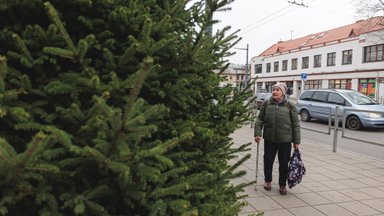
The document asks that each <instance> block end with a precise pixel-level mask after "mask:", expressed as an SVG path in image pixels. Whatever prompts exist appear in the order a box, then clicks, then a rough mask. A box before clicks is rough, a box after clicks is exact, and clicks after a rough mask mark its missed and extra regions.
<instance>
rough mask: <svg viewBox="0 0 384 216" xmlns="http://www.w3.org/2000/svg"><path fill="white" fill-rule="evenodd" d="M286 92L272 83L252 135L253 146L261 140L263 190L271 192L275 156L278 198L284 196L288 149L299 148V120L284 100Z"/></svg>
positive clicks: (283, 87) (294, 107)
mask: <svg viewBox="0 0 384 216" xmlns="http://www.w3.org/2000/svg"><path fill="white" fill-rule="evenodd" d="M286 92H287V86H286V85H285V84H284V83H276V84H275V85H274V86H273V87H272V97H271V98H270V99H269V100H267V101H265V102H264V104H263V105H262V107H261V108H260V113H259V115H258V116H257V119H256V124H255V131H254V132H255V133H254V137H255V141H256V142H260V140H261V139H262V137H263V138H264V181H265V183H264V189H265V190H268V191H269V190H271V183H272V169H273V163H274V161H275V157H276V154H278V159H279V186H280V188H279V192H280V194H281V195H286V194H287V188H286V185H287V175H288V163H289V159H290V156H291V148H292V147H293V148H294V149H298V148H299V144H300V122H299V117H298V115H297V110H296V106H295V104H293V103H292V102H290V101H288V100H287V98H286ZM262 130H263V135H262V134H261V131H262ZM291 145H292V147H291Z"/></svg>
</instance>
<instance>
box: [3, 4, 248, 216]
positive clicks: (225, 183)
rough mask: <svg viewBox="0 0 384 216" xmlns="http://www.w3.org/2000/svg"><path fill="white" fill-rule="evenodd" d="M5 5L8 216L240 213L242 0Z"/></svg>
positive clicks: (5, 191) (243, 96) (5, 193)
mask: <svg viewBox="0 0 384 216" xmlns="http://www.w3.org/2000/svg"><path fill="white" fill-rule="evenodd" d="M188 2H189V1H182V0H162V1H154V0H145V1H143V0H67V1H62V0H51V1H43V0H17V1H14V0H5V1H1V2H0V26H1V28H0V128H1V129H0V179H1V180H0V193H1V195H0V215H12V216H18V215H23V216H24V215H44V216H45V215H47V216H48V215H236V214H237V213H238V212H239V210H240V209H241V207H242V205H243V204H242V202H241V197H239V196H238V193H237V192H239V191H241V190H242V188H243V187H244V186H245V185H233V184H231V183H230V180H231V179H234V178H237V177H239V176H241V175H244V172H243V171H238V170H236V168H237V167H238V166H239V165H240V164H241V163H243V162H244V161H245V160H246V159H247V158H249V154H245V155H246V156H244V157H243V158H238V159H237V160H238V162H237V163H235V164H234V165H229V163H228V161H229V160H230V159H233V158H235V157H236V155H237V153H239V152H246V151H247V146H248V145H249V144H244V145H242V146H241V147H239V148H234V147H233V142H232V140H231V139H230V138H229V135H230V134H231V133H232V132H233V131H234V130H235V129H237V128H239V127H240V126H241V124H242V123H244V122H245V121H247V120H249V114H250V106H249V103H245V101H247V100H248V98H249V97H250V95H249V94H250V93H248V91H247V89H246V90H244V91H242V92H236V93H235V95H234V96H231V91H232V89H231V88H230V87H219V82H220V80H221V78H220V77H219V76H218V75H217V74H215V73H213V71H214V70H221V71H223V70H224V69H225V68H226V66H227V64H226V61H225V60H223V59H224V58H225V57H227V56H228V55H231V53H230V52H229V49H230V48H231V47H233V46H234V45H235V44H236V42H237V41H238V39H237V36H236V35H235V34H234V33H233V34H229V36H227V32H228V31H229V28H224V29H222V30H220V31H218V32H216V33H215V34H214V35H212V36H210V35H208V34H207V33H206V31H205V29H206V28H208V27H209V26H210V25H212V24H214V23H215V22H216V21H215V20H212V14H213V13H214V12H216V11H220V10H226V9H227V7H228V4H229V3H230V2H232V1H230V0H207V1H194V2H192V3H188Z"/></svg>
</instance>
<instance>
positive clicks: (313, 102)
mask: <svg viewBox="0 0 384 216" xmlns="http://www.w3.org/2000/svg"><path fill="white" fill-rule="evenodd" d="M336 106H339V110H340V111H339V114H343V111H344V109H346V127H347V128H349V129H352V130H358V129H361V128H363V127H369V128H384V106H383V105H381V104H379V103H377V102H376V101H375V100H373V99H372V98H370V97H367V96H365V95H364V94H361V93H360V92H357V91H354V90H346V89H318V90H306V91H304V92H303V93H302V94H301V95H300V97H299V99H298V101H297V110H298V113H299V114H300V118H301V120H302V121H310V120H311V118H316V119H319V120H325V121H327V120H328V119H329V115H330V112H331V113H335V110H336ZM348 109H354V110H348ZM356 110H358V111H356ZM372 111H373V112H372ZM333 119H334V117H333Z"/></svg>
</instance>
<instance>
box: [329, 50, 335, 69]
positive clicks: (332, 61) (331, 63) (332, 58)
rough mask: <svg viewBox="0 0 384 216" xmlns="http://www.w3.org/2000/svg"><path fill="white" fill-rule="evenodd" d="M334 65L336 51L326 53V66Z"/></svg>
mask: <svg viewBox="0 0 384 216" xmlns="http://www.w3.org/2000/svg"><path fill="white" fill-rule="evenodd" d="M335 65H336V52H330V53H327V66H335Z"/></svg>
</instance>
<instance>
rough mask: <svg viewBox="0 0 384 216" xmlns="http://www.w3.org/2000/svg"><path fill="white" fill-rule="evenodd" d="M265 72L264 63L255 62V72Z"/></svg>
mask: <svg viewBox="0 0 384 216" xmlns="http://www.w3.org/2000/svg"><path fill="white" fill-rule="evenodd" d="M262 72H263V65H262V64H255V74H261V73H262Z"/></svg>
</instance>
